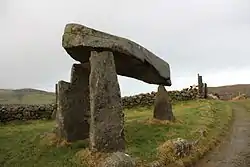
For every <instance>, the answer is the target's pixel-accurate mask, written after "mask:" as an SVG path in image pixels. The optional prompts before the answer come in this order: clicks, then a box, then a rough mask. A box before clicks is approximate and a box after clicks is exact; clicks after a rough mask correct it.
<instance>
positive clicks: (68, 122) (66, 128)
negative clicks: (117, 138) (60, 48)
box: [56, 64, 90, 142]
mask: <svg viewBox="0 0 250 167" xmlns="http://www.w3.org/2000/svg"><path fill="white" fill-rule="evenodd" d="M89 73H90V71H89V70H87V69H84V68H83V67H82V66H81V64H73V66H72V71H71V82H70V83H67V82H64V81H59V82H58V108H57V114H56V121H57V129H58V131H57V133H58V136H59V137H61V138H64V139H66V140H68V141H71V142H72V141H77V140H83V139H86V138H88V137H89V119H90V104H89Z"/></svg>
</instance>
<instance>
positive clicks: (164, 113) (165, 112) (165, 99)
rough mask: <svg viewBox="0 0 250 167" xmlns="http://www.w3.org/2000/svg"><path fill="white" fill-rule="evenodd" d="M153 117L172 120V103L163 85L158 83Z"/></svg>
mask: <svg viewBox="0 0 250 167" xmlns="http://www.w3.org/2000/svg"><path fill="white" fill-rule="evenodd" d="M154 105H155V106H154V118H155V119H159V120H174V115H173V111H172V104H171V101H170V98H169V96H168V92H167V91H166V89H165V87H164V86H162V85H160V86H159V87H158V92H157V94H156V99H155V104H154Z"/></svg>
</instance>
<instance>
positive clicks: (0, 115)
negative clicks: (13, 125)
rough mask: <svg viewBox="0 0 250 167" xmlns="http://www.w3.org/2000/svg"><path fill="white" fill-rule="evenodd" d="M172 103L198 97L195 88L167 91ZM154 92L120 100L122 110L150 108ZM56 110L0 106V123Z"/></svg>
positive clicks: (46, 116) (34, 117) (48, 116)
mask: <svg viewBox="0 0 250 167" xmlns="http://www.w3.org/2000/svg"><path fill="white" fill-rule="evenodd" d="M168 93H169V96H170V98H171V100H172V101H187V100H193V99H196V98H197V97H198V90H197V88H196V87H190V88H187V89H183V90H181V91H169V92H168ZM155 97H156V92H151V93H144V94H139V95H135V96H127V97H123V98H122V103H123V108H133V107H138V106H151V105H153V104H154V100H155ZM55 110H56V104H45V105H19V104H8V105H6V104H0V122H9V121H14V120H37V119H45V120H48V119H52V117H51V116H52V113H53V111H55Z"/></svg>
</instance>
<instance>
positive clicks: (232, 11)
mask: <svg viewBox="0 0 250 167" xmlns="http://www.w3.org/2000/svg"><path fill="white" fill-rule="evenodd" d="M249 11H250V2H249V1H248V0H237V1H236V0H203V1H200V0H190V1H186V0H177V1H170V0H157V1H143V2H142V1H132V0H127V1H121V0H106V1H105V3H104V2H103V1H100V0H92V1H87V0H72V1H66V0H60V1H59V0H53V1H49V0H36V1H31V0H22V1H20V0H8V1H7V0H1V1H0V22H1V26H0V36H1V37H2V39H4V40H0V56H1V57H0V58H1V61H0V77H1V83H0V87H1V88H19V87H43V85H44V87H47V86H48V85H49V87H52V88H53V84H54V83H55V82H56V81H58V80H60V79H66V80H68V78H69V73H70V72H69V70H70V68H71V64H72V63H73V62H74V61H73V60H72V59H71V58H70V57H69V56H68V55H67V54H66V53H65V51H64V50H63V48H62V46H61V36H62V33H63V28H64V26H65V24H67V23H69V22H77V23H81V24H84V25H87V26H90V27H93V28H96V29H99V30H102V31H106V32H109V33H112V34H116V35H119V36H123V37H126V38H129V39H131V40H133V41H135V42H137V43H139V44H141V45H143V46H145V47H146V48H148V49H149V50H151V51H152V52H154V53H155V54H157V55H158V56H159V57H161V58H163V59H164V60H166V61H167V62H169V63H170V66H171V69H172V76H173V80H174V81H173V83H176V82H175V79H176V78H178V77H183V76H187V77H189V76H191V75H196V73H197V72H200V73H209V72H214V71H223V70H226V69H227V68H228V67H230V68H231V69H237V68H241V67H247V66H248V60H249V61H250V58H249V54H250V48H249V47H248V45H249V43H250V12H249ZM120 80H121V86H122V87H123V89H124V90H128V89H129V88H130V87H131V85H130V84H133V85H135V86H134V87H135V89H136V87H140V86H138V85H141V83H140V82H137V81H134V80H127V79H120ZM136 84H137V86H136ZM146 87H147V86H145V89H149V87H150V89H151V87H154V86H149V87H148V88H146Z"/></svg>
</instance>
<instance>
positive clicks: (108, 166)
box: [98, 152, 136, 167]
mask: <svg viewBox="0 0 250 167" xmlns="http://www.w3.org/2000/svg"><path fill="white" fill-rule="evenodd" d="M135 166H136V163H135V161H134V160H133V159H132V158H131V157H130V156H129V155H128V154H125V153H123V152H115V153H113V154H112V155H111V156H109V157H107V158H106V159H105V160H104V161H103V162H101V163H100V164H99V166H98V167H135Z"/></svg>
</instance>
